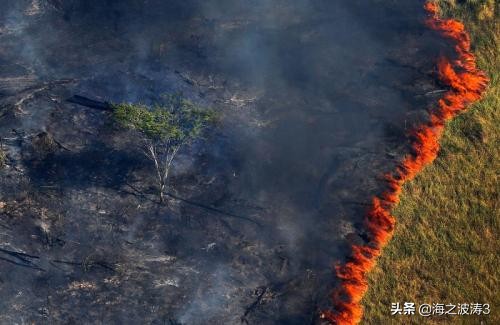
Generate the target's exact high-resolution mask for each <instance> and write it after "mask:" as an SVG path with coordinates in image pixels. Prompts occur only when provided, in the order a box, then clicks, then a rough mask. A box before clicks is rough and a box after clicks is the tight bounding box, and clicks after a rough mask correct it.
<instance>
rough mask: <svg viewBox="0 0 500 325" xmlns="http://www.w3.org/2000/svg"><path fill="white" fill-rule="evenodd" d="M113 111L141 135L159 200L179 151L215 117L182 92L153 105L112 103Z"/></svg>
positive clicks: (119, 118) (163, 192) (164, 190)
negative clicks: (155, 178)
mask: <svg viewBox="0 0 500 325" xmlns="http://www.w3.org/2000/svg"><path fill="white" fill-rule="evenodd" d="M113 113H114V117H115V119H116V120H117V121H118V122H119V123H120V124H121V125H122V126H124V127H126V128H130V129H133V130H136V131H137V132H138V134H139V135H140V138H141V142H142V144H143V147H142V149H143V151H144V154H145V155H146V156H147V157H148V158H149V159H150V160H151V161H152V162H153V163H154V167H155V170H156V177H157V182H158V190H159V196H160V201H161V202H164V200H165V192H166V189H167V187H168V177H169V173H170V170H171V167H172V162H173V161H174V159H175V157H176V156H177V154H178V152H179V150H180V149H181V148H183V147H184V146H186V145H189V144H191V143H192V142H193V141H194V140H195V139H198V138H200V137H201V136H202V135H203V133H204V130H205V129H206V128H207V127H208V126H210V125H212V124H214V123H215V121H216V119H217V117H216V114H215V112H214V111H213V110H211V109H203V108H201V107H198V106H196V105H195V104H193V103H192V102H191V101H189V100H187V99H185V98H183V97H182V96H181V95H166V96H163V100H162V102H161V103H159V104H156V105H154V106H153V107H149V106H146V105H142V104H129V103H121V104H114V105H113Z"/></svg>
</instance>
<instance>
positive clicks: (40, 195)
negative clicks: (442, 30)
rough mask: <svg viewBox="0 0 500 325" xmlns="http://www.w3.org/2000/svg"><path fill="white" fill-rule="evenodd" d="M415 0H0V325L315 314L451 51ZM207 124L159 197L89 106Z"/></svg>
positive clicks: (124, 138) (101, 114)
mask: <svg viewBox="0 0 500 325" xmlns="http://www.w3.org/2000/svg"><path fill="white" fill-rule="evenodd" d="M424 19H425V12H424V10H423V9H422V3H420V2H418V1H395V2H383V1H376V0H372V1H369V0H364V1H328V0H309V1H306V0H294V1H272V2H271V1H265V0H255V1H242V0H238V1H234V0H233V1H212V0H209V1H206V0H205V1H194V0H187V1H174V0H169V1H160V0H125V1H112V0H107V1H97V0H95V1H94V0H93V1H84V0H38V1H37V0H33V1H31V0H30V1H27V0H26V1H25V0H22V1H21V0H5V1H2V2H1V4H0V44H1V47H0V116H1V117H0V137H1V140H2V141H1V150H2V153H3V155H2V157H4V158H3V159H2V162H3V164H2V165H3V168H2V169H1V170H0V177H1V181H0V212H1V215H0V298H1V299H0V323H5V324H14V323H24V322H26V323H37V324H38V323H40V324H241V323H243V324H319V323H321V320H320V319H319V311H321V310H322V309H324V308H328V306H329V304H330V300H329V294H330V292H331V290H332V288H333V287H334V286H335V284H336V283H335V277H334V275H333V273H332V267H331V266H332V264H333V263H334V262H335V261H343V259H344V258H345V256H346V255H347V254H348V253H349V247H350V245H351V244H353V243H363V242H364V240H366V238H365V234H364V233H363V227H362V225H361V223H362V221H363V216H364V213H365V210H366V208H367V205H368V204H369V203H370V199H371V197H373V196H374V195H377V194H379V193H381V192H382V191H383V190H384V184H383V181H382V179H381V175H384V173H386V172H387V171H390V170H393V169H394V167H395V166H396V164H397V163H398V161H400V160H401V158H402V156H403V155H405V154H407V153H408V152H409V151H410V150H411V148H410V145H409V137H408V135H407V131H408V130H410V129H411V128H412V126H414V125H416V124H419V123H422V122H423V121H425V120H426V119H428V116H429V115H428V112H427V110H426V108H427V107H430V106H432V104H433V103H436V101H437V100H438V99H439V97H440V96H441V94H442V93H443V92H445V91H446V89H444V88H445V87H444V86H443V85H442V84H439V82H438V81H437V78H436V71H435V62H436V58H437V57H438V56H439V54H440V53H441V52H443V51H444V52H446V51H450V48H451V46H449V44H446V43H443V41H442V39H441V38H440V37H439V36H438V35H437V34H436V33H435V32H433V31H432V30H429V29H427V28H426V26H425V24H424ZM165 93H182V94H183V96H185V97H186V98H189V100H191V101H193V102H195V103H197V104H198V105H199V106H201V107H211V108H213V109H215V110H217V111H218V112H219V114H220V116H221V121H220V123H219V125H218V126H217V128H214V129H213V130H211V135H210V136H208V137H206V139H203V140H200V141H198V142H196V143H195V144H194V145H193V146H192V147H191V148H190V150H184V151H183V152H182V153H181V155H180V157H179V159H177V160H176V163H175V165H174V168H173V173H174V174H173V176H172V178H171V181H170V182H171V186H170V192H169V195H168V202H166V203H165V204H160V203H159V202H158V199H157V197H156V196H155V193H156V189H155V188H154V184H155V181H154V174H153V166H151V162H150V161H148V160H147V159H146V158H144V157H143V155H142V153H141V150H140V143H139V140H138V139H137V137H136V136H135V135H134V133H133V132H132V131H127V130H124V129H123V128H120V127H119V126H117V125H116V124H115V123H113V121H112V118H111V114H110V112H109V109H108V104H107V103H112V102H131V103H144V104H153V103H155V102H156V101H157V100H158V99H159V97H160V96H161V95H162V94H165Z"/></svg>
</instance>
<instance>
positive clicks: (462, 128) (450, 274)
mask: <svg viewBox="0 0 500 325" xmlns="http://www.w3.org/2000/svg"><path fill="white" fill-rule="evenodd" d="M438 2H439V5H440V6H441V8H442V13H443V15H444V16H447V17H453V18H457V19H459V20H461V21H463V22H464V23H465V25H466V27H467V29H468V30H469V32H470V34H471V36H472V39H473V46H474V52H475V54H476V55H477V57H478V63H479V65H480V67H481V68H482V69H483V70H485V71H486V72H487V73H488V75H489V77H490V79H491V81H490V86H489V89H488V91H487V93H486V94H485V97H484V99H483V100H482V101H480V102H478V103H476V104H474V105H472V106H471V107H470V108H469V110H468V111H467V112H466V113H464V114H462V115H461V116H459V117H457V118H456V119H455V120H453V121H452V122H450V123H449V125H448V126H447V129H446V132H445V134H444V136H443V138H442V140H441V144H442V149H441V153H440V155H439V157H438V159H437V160H436V161H435V162H434V163H433V164H432V165H431V166H429V167H427V168H426V169H425V170H424V171H423V172H422V173H421V174H419V176H418V177H417V178H416V179H415V180H414V181H412V182H410V183H407V184H406V185H405V187H404V191H403V194H402V197H401V203H400V204H399V205H398V206H397V208H396V209H395V210H394V215H395V216H396V218H397V226H396V231H395V234H394V237H393V239H392V241H391V242H390V243H389V245H388V246H387V248H386V249H385V250H384V252H383V255H382V257H381V258H380V259H379V261H378V266H377V267H376V268H375V270H374V271H373V272H372V273H371V274H370V275H369V284H370V289H369V291H368V293H367V295H366V297H365V299H364V300H363V304H364V307H365V318H364V323H365V324H435V323H439V324H481V321H482V322H483V323H484V324H500V313H499V312H498V308H500V294H499V292H498V289H499V287H498V279H499V276H500V271H499V269H500V264H499V263H498V261H499V260H498V256H500V242H499V239H498V236H499V234H500V231H499V230H500V229H499V211H500V209H499V204H500V200H499V193H498V187H499V186H498V171H500V159H499V157H500V154H499V148H500V141H499V135H500V114H499V111H498V107H499V99H500V87H499V78H500V76H499V73H498V70H499V66H500V57H499V53H500V52H499V42H498V41H499V37H500V28H499V19H498V18H499V6H498V5H496V6H497V7H495V1H494V0H491V1H490V0H482V1H481V0H476V1H473V0H468V1H442V0H441V1H438ZM405 301H409V302H415V303H418V304H421V303H454V304H457V303H474V302H478V303H489V304H490V305H491V308H492V312H491V314H490V315H489V316H480V317H478V316H445V317H441V318H437V317H432V318H423V317H420V316H410V317H408V316H397V317H395V316H391V315H390V306H391V302H405Z"/></svg>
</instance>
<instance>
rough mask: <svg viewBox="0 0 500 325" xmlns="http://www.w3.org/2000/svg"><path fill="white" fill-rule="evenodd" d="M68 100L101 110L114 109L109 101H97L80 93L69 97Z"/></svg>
mask: <svg viewBox="0 0 500 325" xmlns="http://www.w3.org/2000/svg"><path fill="white" fill-rule="evenodd" d="M66 101H67V102H70V103H72V104H77V105H81V106H85V107H89V108H93V109H97V110H100V111H111V110H112V106H111V104H110V103H108V102H100V101H96V100H93V99H90V98H87V97H83V96H80V95H74V96H72V97H70V98H68V99H67V100H66Z"/></svg>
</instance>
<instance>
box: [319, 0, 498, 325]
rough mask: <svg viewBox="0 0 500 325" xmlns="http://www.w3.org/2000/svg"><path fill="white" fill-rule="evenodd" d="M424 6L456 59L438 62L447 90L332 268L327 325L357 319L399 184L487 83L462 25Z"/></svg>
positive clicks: (429, 156) (388, 231) (387, 234)
mask: <svg viewBox="0 0 500 325" xmlns="http://www.w3.org/2000/svg"><path fill="white" fill-rule="evenodd" d="M424 8H425V10H426V11H427V12H428V14H429V17H428V19H427V20H426V25H427V26H428V27H430V28H432V29H434V30H436V31H438V32H439V33H440V34H441V35H443V36H444V37H446V38H449V39H451V40H453V42H454V46H455V51H456V54H457V58H456V59H454V60H451V59H449V58H447V57H441V58H440V59H439V61H438V74H439V79H440V80H441V82H442V83H443V84H445V85H447V86H448V87H449V90H448V91H447V92H446V93H445V95H444V96H443V98H442V99H440V100H439V102H438V105H437V107H436V109H435V110H434V112H432V113H431V114H430V118H429V121H428V122H426V123H425V124H422V125H420V126H418V127H417V128H416V129H415V130H414V131H413V132H412V138H413V143H412V149H413V152H412V154H411V155H408V156H407V157H405V158H404V159H403V161H402V162H401V163H400V165H399V166H398V167H397V169H396V170H395V171H394V172H392V173H390V174H388V175H386V180H387V184H388V188H387V190H386V191H385V192H384V193H382V194H381V195H380V196H379V197H374V198H373V200H372V203H371V207H370V208H369V211H368V213H367V215H366V217H365V227H366V229H367V233H368V235H369V242H368V243H367V244H365V245H353V246H352V247H351V249H352V252H351V255H350V257H349V259H348V261H347V262H346V263H345V264H342V265H337V266H336V267H335V272H336V275H337V277H338V278H339V279H340V285H339V286H338V287H337V288H336V289H335V290H334V292H333V293H332V300H333V307H334V309H333V310H327V311H323V312H322V313H321V315H320V317H321V318H322V319H324V320H326V321H328V322H330V323H331V324H346V325H348V324H357V323H359V322H360V321H361V318H362V316H363V308H362V306H361V299H362V298H363V296H364V294H365V293H366V291H367V290H368V283H367V280H366V274H367V273H368V272H369V271H370V270H371V269H372V268H373V267H374V265H375V262H376V259H377V257H378V256H379V255H380V253H381V250H382V248H383V247H384V246H385V245H386V244H387V242H388V241H389V240H390V239H391V237H392V234H393V231H394V225H395V218H394V217H393V216H392V214H391V210H392V208H393V207H394V206H395V205H396V204H397V203H398V201H399V195H400V193H401V188H402V186H403V184H404V183H405V182H407V181H409V180H411V179H413V178H414V177H415V176H416V175H417V174H418V173H419V172H420V171H421V170H422V169H423V168H424V167H425V166H426V165H428V164H430V163H431V162H432V161H433V160H434V159H435V158H436V156H437V154H438V151H439V138H440V137H441V134H442V132H443V129H444V126H445V124H446V122H447V121H448V120H450V119H452V118H453V117H454V116H456V115H457V114H459V113H460V112H461V111H463V110H464V109H465V108H466V106H467V105H468V104H470V103H472V102H474V101H476V100H478V99H480V98H481V95H482V93H483V91H484V90H485V88H486V85H487V83H488V78H487V77H486V75H485V74H484V73H483V72H482V71H480V70H478V68H477V66H476V61H475V57H474V55H473V54H472V53H471V51H470V37H469V35H468V34H467V32H466V31H465V28H464V25H463V24H462V23H460V22H458V21H456V20H453V19H441V18H439V17H438V7H437V5H436V4H435V3H433V2H427V3H426V4H425V7H424Z"/></svg>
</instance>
